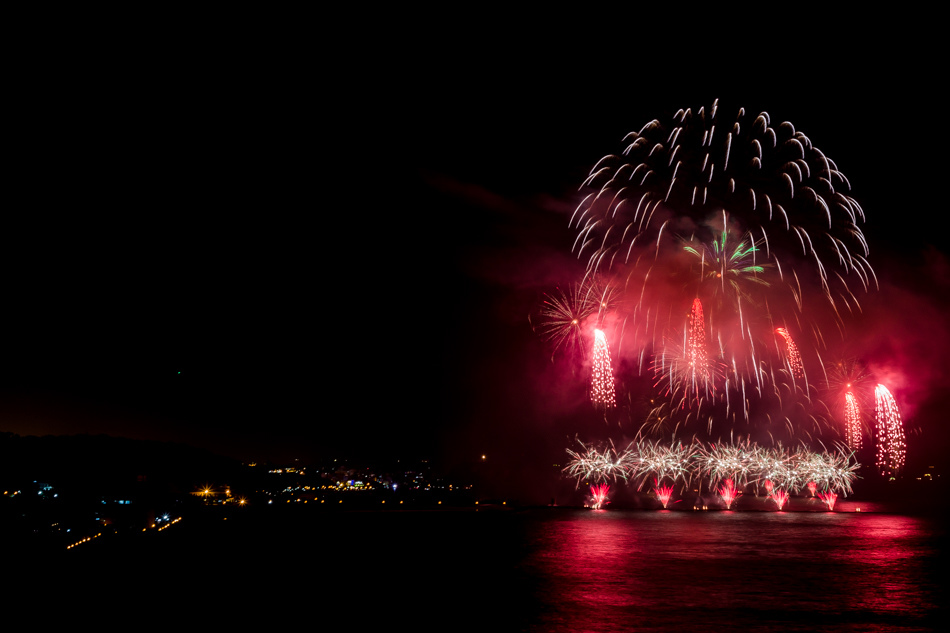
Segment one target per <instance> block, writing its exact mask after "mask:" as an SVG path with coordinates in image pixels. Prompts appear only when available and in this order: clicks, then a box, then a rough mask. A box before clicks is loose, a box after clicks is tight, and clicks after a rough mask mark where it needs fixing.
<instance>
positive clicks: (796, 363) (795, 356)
mask: <svg viewBox="0 0 950 633" xmlns="http://www.w3.org/2000/svg"><path fill="white" fill-rule="evenodd" d="M775 332H776V333H777V334H779V335H780V336H781V337H782V338H784V339H785V343H786V348H787V354H788V366H789V369H791V372H792V375H793V376H794V377H795V378H804V377H805V367H804V366H803V365H802V355H801V354H799V353H798V346H797V345H795V341H793V340H792V335H791V334H789V333H788V330H786V329H785V328H783V327H780V328H776V329H775Z"/></svg>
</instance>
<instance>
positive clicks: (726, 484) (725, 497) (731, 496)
mask: <svg viewBox="0 0 950 633" xmlns="http://www.w3.org/2000/svg"><path fill="white" fill-rule="evenodd" d="M741 494H742V493H741V492H737V491H736V489H735V487H734V486H733V484H732V480H731V479H726V480H725V481H723V482H722V486H721V487H720V488H719V496H720V497H722V501H723V503H725V504H726V510H728V509H729V508H731V507H732V502H733V501H735V499H736V497H738V496H739V495H741Z"/></svg>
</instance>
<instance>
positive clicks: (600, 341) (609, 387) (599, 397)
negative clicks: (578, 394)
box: [590, 330, 617, 409]
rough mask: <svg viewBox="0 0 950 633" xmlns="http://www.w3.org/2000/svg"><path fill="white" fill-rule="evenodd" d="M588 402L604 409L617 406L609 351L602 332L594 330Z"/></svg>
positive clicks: (605, 337)
mask: <svg viewBox="0 0 950 633" xmlns="http://www.w3.org/2000/svg"><path fill="white" fill-rule="evenodd" d="M590 401H591V402H593V403H594V404H595V405H599V406H601V407H604V408H607V409H609V408H612V407H615V406H617V397H616V394H615V393H614V375H613V371H612V370H611V368H610V351H609V350H608V349H607V336H606V335H605V334H604V332H603V330H594V360H593V366H592V368H591V375H590Z"/></svg>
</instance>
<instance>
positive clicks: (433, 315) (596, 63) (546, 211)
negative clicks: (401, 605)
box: [0, 23, 950, 482]
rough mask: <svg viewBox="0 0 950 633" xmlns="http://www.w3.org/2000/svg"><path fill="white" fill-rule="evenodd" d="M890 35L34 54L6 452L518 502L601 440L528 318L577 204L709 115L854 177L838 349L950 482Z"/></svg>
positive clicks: (7, 373)
mask: <svg viewBox="0 0 950 633" xmlns="http://www.w3.org/2000/svg"><path fill="white" fill-rule="evenodd" d="M880 28H881V29H884V25H883V23H882V24H881V25H880ZM882 33H883V31H881V32H874V31H869V32H865V33H862V34H854V33H851V34H849V37H848V38H844V39H842V38H840V37H828V35H827V34H826V35H825V37H828V39H829V40H831V41H830V42H829V43H827V44H825V45H819V44H818V43H816V42H812V45H810V46H809V45H802V46H799V45H796V46H788V47H787V48H786V47H783V46H782V45H781V44H780V43H779V42H778V39H776V40H769V39H768V38H767V40H766V41H765V42H764V43H763V42H761V41H760V42H759V43H758V48H756V47H753V46H751V44H748V43H746V42H745V40H741V41H732V40H729V41H728V43H726V42H724V41H722V40H718V39H717V40H716V41H715V42H709V43H708V44H703V43H701V42H697V45H696V46H695V50H693V49H692V48H691V49H690V51H688V52H687V51H685V50H679V51H677V52H676V54H674V51H671V50H670V47H669V46H666V47H664V43H668V42H669V40H667V39H666V38H665V37H659V36H658V37H655V38H650V39H647V40H638V39H636V38H635V37H633V36H632V35H628V36H626V37H625V38H624V37H620V36H611V37H610V38H608V39H609V41H610V43H609V45H607V44H605V45H603V46H601V45H599V44H598V45H596V46H595V45H593V44H592V43H593V42H594V41H596V38H594V37H590V41H588V40H587V39H584V40H580V39H578V38H576V37H574V36H572V34H571V33H570V32H569V31H557V32H556V31H551V32H544V34H540V35H535V36H533V37H531V38H530V39H528V40H525V39H523V38H521V37H513V36H511V34H498V33H479V34H477V35H465V36H462V35H459V34H448V35H445V36H444V37H442V36H428V37H425V38H407V39H405V40H403V39H402V38H394V37H387V38H378V39H373V43H371V44H370V43H364V44H363V46H364V47H370V50H371V51H372V52H371V54H368V55H365V56H363V57H361V58H360V57H353V58H350V57H347V56H345V55H344V54H343V52H342V51H338V50H337V51H332V52H331V51H326V50H325V49H323V48H320V49H319V50H320V51H321V53H326V54H320V55H310V56H298V55H296V53H297V52H299V51H297V50H296V49H295V47H294V44H293V43H286V42H285V43H282V44H281V45H280V46H279V47H277V48H276V49H271V50H269V51H268V52H266V53H262V52H261V51H260V50H251V51H241V52H236V51H231V52H228V51H226V50H217V49H214V50H211V49H206V48H204V47H202V46H200V45H197V44H195V43H194V42H192V43H191V45H190V46H189V48H188V49H187V50H188V54H186V53H183V52H181V51H179V52H177V53H176V54H174V55H171V54H168V53H167V51H161V50H159V51H157V52H156V50H155V49H152V48H148V47H146V48H145V49H135V50H134V52H133V53H130V54H128V55H117V54H116V51H115V50H114V49H110V48H108V47H89V49H88V50H87V49H84V50H83V52H82V54H79V55H75V56H61V55H54V56H51V57H49V58H45V59H38V60H37V61H36V64H35V66H31V67H30V69H28V70H24V71H23V74H22V76H21V77H20V78H19V84H18V85H21V86H22V87H21V89H19V90H18V91H16V93H15V95H16V96H15V101H16V105H17V112H18V116H17V117H16V119H15V130H14V134H13V136H14V143H13V147H12V148H9V146H8V156H11V157H12V162H13V171H12V174H11V173H9V172H8V181H9V189H8V193H9V194H12V195H8V197H7V205H6V206H5V210H4V213H3V215H2V236H3V248H2V251H0V258H2V263H3V269H4V271H5V273H6V274H5V280H6V283H5V284H4V292H3V316H4V325H5V327H4V328H3V329H4V332H5V333H6V336H4V338H3V340H2V342H0V430H3V431H11V432H14V433H18V434H21V435H44V434H72V433H106V434H109V435H118V436H125V437H132V438H141V439H157V440H170V441H180V442H186V443H189V444H195V445H198V446H203V447H207V448H209V449H211V450H214V451H216V452H220V453H223V454H227V455H233V456H235V457H238V458H241V459H245V460H249V459H293V458H298V459H304V460H307V459H311V458H313V457H317V456H327V455H336V454H341V455H348V456H351V457H353V458H363V457H365V458H371V457H372V458H378V457H388V456H392V455H394V454H401V455H406V456H409V455H423V456H425V455H431V456H436V457H437V458H438V459H441V460H443V461H444V462H445V463H446V464H447V466H448V467H453V466H458V465H462V466H463V467H464V466H465V465H472V464H476V463H478V462H480V461H481V455H482V454H485V455H486V461H485V464H484V465H486V466H488V467H490V468H491V469H492V472H494V473H495V475H496V477H495V479H496V482H505V481H511V482H514V481H530V480H531V479H532V477H533V475H532V473H533V472H536V471H538V470H539V469H546V468H550V467H551V465H552V460H553V459H560V458H561V456H563V451H564V448H565V447H567V446H569V445H570V442H571V441H572V439H573V436H574V435H575V434H577V433H579V434H582V435H584V436H585V437H593V436H595V435H597V434H598V433H600V434H601V435H602V436H604V437H606V436H607V435H609V432H608V430H607V429H606V428H603V429H602V428H601V427H603V424H604V423H603V421H602V420H600V421H599V422H598V421H597V420H596V419H593V417H592V416H590V415H589V413H586V412H584V411H582V410H581V409H580V408H579V406H578V402H577V401H578V397H577V396H578V393H580V394H581V395H583V390H584V386H583V381H581V382H576V381H574V382H572V381H571V380H568V379H565V378H564V375H563V371H562V370H561V369H559V368H557V367H556V366H555V364H552V362H551V353H550V348H549V347H547V345H546V344H545V342H544V341H542V340H540V339H539V338H538V337H537V336H536V335H535V334H534V333H533V332H532V330H531V327H530V324H529V322H528V314H529V312H530V311H531V310H532V309H533V308H534V307H536V306H537V302H538V301H539V300H540V297H541V293H543V292H549V291H551V290H552V289H553V288H554V287H555V286H557V285H559V284H560V285H564V284H567V283H570V282H572V281H574V280H576V278H577V275H578V274H579V273H580V272H581V266H580V264H579V263H578V262H577V261H576V260H575V259H573V258H572V256H571V253H570V248H571V243H572V241H573V238H574V234H573V232H572V231H571V230H569V229H568V227H567V221H568V218H569V216H570V213H571V212H572V211H573V210H574V208H575V206H576V205H577V203H578V202H579V200H580V194H579V193H578V187H579V186H580V184H581V182H583V180H584V178H585V177H586V175H587V172H588V170H589V169H590V168H591V166H593V165H594V163H596V162H597V160H598V159H600V158H601V156H603V155H605V154H608V153H612V152H615V151H618V150H619V149H620V141H621V140H622V139H623V137H624V135H625V134H626V133H627V132H629V131H631V130H638V129H640V127H641V126H642V125H643V124H644V123H646V122H647V121H649V120H651V119H653V118H658V119H661V120H664V119H669V118H670V117H671V116H672V115H673V113H674V112H675V111H676V110H677V109H679V108H686V107H691V108H693V109H694V110H695V109H698V108H699V107H702V106H706V107H709V105H710V104H711V102H712V101H713V99H717V98H718V99H719V103H720V108H721V109H723V111H729V112H732V111H735V110H737V109H738V107H740V106H741V107H744V108H745V109H746V110H747V111H753V110H754V111H763V110H764V111H767V112H769V113H770V114H771V116H772V120H773V122H778V121H782V120H789V121H791V122H792V123H794V125H795V127H796V128H797V129H799V130H801V131H802V132H804V133H805V134H806V135H807V136H809V138H811V140H812V141H813V143H814V144H815V145H816V146H817V147H819V148H821V150H822V151H824V152H825V154H827V155H828V156H830V157H831V158H833V159H834V160H835V161H836V162H837V164H838V166H839V168H840V169H841V170H842V171H843V172H844V173H845V174H846V175H847V177H848V178H849V180H850V182H851V186H852V191H851V194H852V195H853V196H854V197H855V198H857V199H858V200H859V202H860V203H861V204H862V206H863V208H864V210H865V213H866V214H867V223H866V224H865V225H864V231H865V234H866V236H867V237H868V241H869V244H870V251H871V254H870V258H869V259H870V261H871V263H872V265H873V266H874V268H875V271H876V273H877V275H878V278H879V280H880V285H881V290H880V292H876V293H873V294H872V295H870V296H868V297H867V298H866V299H865V301H864V303H863V305H864V307H865V315H864V318H863V321H862V322H861V323H858V324H856V325H855V330H854V340H855V348H856V355H860V356H861V357H862V358H866V359H867V360H868V361H869V362H872V364H874V366H875V368H876V370H877V372H878V373H881V374H883V373H886V374H887V375H888V377H889V379H890V380H891V381H892V382H891V384H892V385H893V386H894V388H893V389H892V391H894V392H895V394H896V395H897V397H898V400H899V402H900V403H901V406H902V408H903V410H904V419H905V424H906V426H907V429H908V435H909V438H910V451H911V460H912V461H913V460H914V459H915V458H914V454H913V451H915V450H918V451H920V453H919V454H924V455H927V456H928V458H929V457H934V458H937V457H940V458H941V459H942V458H943V457H942V456H943V452H944V451H945V448H946V446H947V440H948V431H947V425H946V416H945V414H944V412H945V411H946V410H947V406H948V404H950V403H948V395H947V388H946V385H947V384H948V382H947V381H948V372H947V369H946V366H947V365H946V362H945V358H946V356H947V353H948V352H950V337H948V334H947V318H946V316H945V314H946V309H947V307H948V300H947V294H948V290H950V267H948V250H947V246H946V240H945V239H944V232H945V230H946V229H945V228H944V227H943V222H942V220H941V218H942V215H943V214H944V210H943V208H944V207H945V202H944V195H943V193H942V191H941V187H940V185H941V183H942V177H941V176H942V173H943V172H942V170H941V171H940V172H939V175H938V166H940V167H942V158H943V156H944V154H945V153H946V151H945V149H944V146H945V143H944V141H943V140H942V138H941V131H942V129H943V127H944V125H945V118H946V117H945V115H944V114H943V104H942V103H941V102H940V101H939V99H938V86H937V85H936V83H938V82H936V78H937V77H942V75H943V71H942V67H941V66H940V65H939V64H938V59H940V58H939V57H938V56H936V55H934V54H932V53H934V52H935V51H936V49H935V48H934V49H932V50H928V49H926V48H919V49H915V50H910V49H902V50H899V51H898V50H892V49H891V48H890V47H889V46H888V42H889V41H890V38H888V37H882ZM814 37H818V36H814ZM196 41H197V40H196ZM823 41H824V40H823ZM755 51H758V52H755ZM331 53H332V54H331ZM344 58H345V59H346V61H344ZM291 59H293V60H294V61H290V60H291ZM360 59H362V60H363V61H359V60H360ZM729 116H732V115H731V114H730V115H729ZM578 385H579V391H578ZM597 423H599V424H600V425H601V427H597V426H596V424H597ZM942 463H945V460H944V462H942ZM463 470H464V468H463Z"/></svg>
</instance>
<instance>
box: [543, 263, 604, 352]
mask: <svg viewBox="0 0 950 633" xmlns="http://www.w3.org/2000/svg"><path fill="white" fill-rule="evenodd" d="M616 301H617V292H616V290H615V289H614V288H613V286H611V285H610V284H608V283H606V282H605V281H604V280H603V279H601V278H599V277H596V276H592V277H588V278H586V279H585V280H584V281H583V282H582V283H578V284H574V285H572V286H571V287H570V288H569V289H568V290H567V291H563V290H561V289H560V288H558V289H557V290H556V291H555V292H553V293H550V294H548V293H545V294H544V299H543V301H542V302H541V306H540V309H539V310H538V311H537V313H536V314H534V315H529V317H528V320H529V322H530V323H531V324H532V326H533V328H534V330H535V332H537V333H538V334H539V335H540V336H541V337H542V338H543V339H545V340H547V341H550V342H551V343H552V344H553V351H552V358H553V357H554V356H555V355H556V354H557V353H558V351H560V350H564V352H565V353H567V354H568V355H569V356H570V357H572V359H573V360H575V361H579V360H580V359H582V358H583V357H584V356H586V350H587V347H588V344H587V341H589V340H590V327H591V326H592V324H599V323H600V322H602V321H603V318H604V317H605V316H606V315H607V314H608V313H609V312H610V311H611V310H612V309H613V308H614V307H615V305H616Z"/></svg>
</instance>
